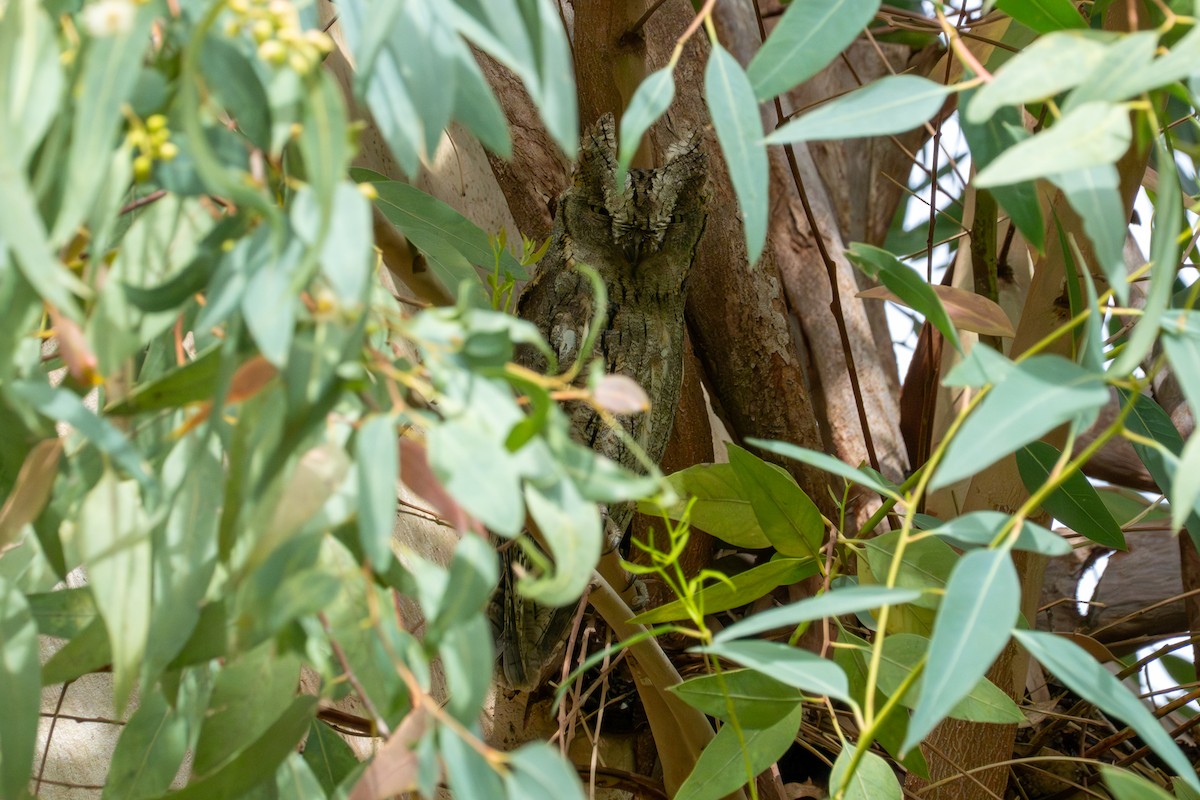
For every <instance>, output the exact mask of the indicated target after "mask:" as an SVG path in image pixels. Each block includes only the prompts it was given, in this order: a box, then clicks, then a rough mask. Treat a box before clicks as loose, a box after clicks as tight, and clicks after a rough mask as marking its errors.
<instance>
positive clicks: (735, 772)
mask: <svg viewBox="0 0 1200 800" xmlns="http://www.w3.org/2000/svg"><path fill="white" fill-rule="evenodd" d="M803 712H804V707H803V706H802V705H796V707H795V708H793V709H792V711H791V713H789V714H788V715H787V716H786V717H784V718H783V719H781V720H779V721H778V722H776V723H775V724H774V725H772V726H770V727H769V728H762V729H759V730H751V731H742V734H743V735H742V736H741V737H739V736H738V735H737V731H736V730H735V729H734V727H733V726H732V725H726V726H724V727H723V728H721V730H719V731H717V735H716V736H715V737H714V738H713V740H712V741H711V742H709V743H708V746H707V747H705V748H704V752H703V753H701V754H700V758H699V760H698V761H697V762H696V766H695V768H693V769H692V773H691V774H690V775H688V777H687V780H685V781H684V782H683V785H681V786H680V787H679V791H678V792H677V793H676V794H675V798H676V800H720V798H722V797H725V796H726V795H728V794H730V793H731V792H735V791H737V789H738V788H739V787H741V786H743V785H745V784H746V783H747V782H748V781H750V780H752V779H753V777H754V776H755V775H757V774H758V773H760V772H762V771H763V770H765V769H767V768H768V767H770V766H771V765H772V764H774V763H775V762H776V761H777V760H778V759H779V757H780V756H782V755H783V754H784V753H785V752H787V749H788V748H789V747H791V745H792V742H793V741H795V739H796V733H797V731H798V730H799V729H800V722H801V719H802V717H803ZM747 761H749V764H747Z"/></svg>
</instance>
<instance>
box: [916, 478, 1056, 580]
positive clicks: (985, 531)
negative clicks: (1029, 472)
mask: <svg viewBox="0 0 1200 800" xmlns="http://www.w3.org/2000/svg"><path fill="white" fill-rule="evenodd" d="M1018 458H1020V456H1018ZM1039 485H1040V484H1039ZM1009 519H1010V518H1009V516H1008V515H1007V514H1004V513H1002V512H1000V511H972V512H971V513H969V514H963V515H962V516H961V517H957V518H956V519H952V520H950V521H949V522H945V523H942V524H941V525H939V526H938V527H936V528H933V529H932V530H930V531H929V532H930V533H932V534H933V535H934V536H941V537H942V538H943V539H951V540H953V541H955V542H957V543H959V544H966V545H975V546H980V547H987V546H988V545H990V544H991V542H992V540H993V539H995V538H996V534H998V533H999V532H1000V529H1001V528H1003V527H1004V526H1005V525H1006V524H1007V523H1008V520H1009ZM1013 547H1014V548H1016V549H1017V550H1029V551H1030V552H1034V553H1041V554H1042V555H1044V556H1049V557H1050V558H1054V557H1057V556H1065V555H1066V554H1067V553H1070V552H1071V545H1070V543H1069V542H1067V540H1066V539H1064V538H1063V537H1061V536H1059V535H1058V534H1057V533H1055V532H1054V531H1051V530H1048V529H1047V528H1043V527H1042V526H1041V525H1035V524H1034V523H1032V522H1030V521H1029V520H1025V521H1024V522H1023V523H1022V524H1021V532H1020V533H1019V534H1017V540H1016V543H1014V544H1013Z"/></svg>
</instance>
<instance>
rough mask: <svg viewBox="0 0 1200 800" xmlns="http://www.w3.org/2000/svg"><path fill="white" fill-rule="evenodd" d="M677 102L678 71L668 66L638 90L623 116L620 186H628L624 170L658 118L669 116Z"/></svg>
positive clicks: (655, 73)
mask: <svg viewBox="0 0 1200 800" xmlns="http://www.w3.org/2000/svg"><path fill="white" fill-rule="evenodd" d="M674 99H675V69H674V65H672V64H668V65H667V66H665V67H663V68H662V69H660V70H658V71H657V72H652V73H650V75H648V76H647V77H646V80H644V81H642V83H641V85H639V86H638V88H637V91H636V92H634V93H633V97H632V98H631V99H630V101H629V106H628V107H627V108H626V109H625V113H624V114H622V115H621V135H620V137H619V138H620V149H619V150H618V151H617V185H618V186H621V185H623V184H624V182H625V170H627V169H629V162H631V161H632V160H633V154H634V153H636V152H637V149H638V144H639V143H641V141H642V134H644V133H645V132H646V131H647V130H648V129H649V128H650V126H651V125H653V124H654V123H655V122H656V121H658V118H659V117H661V116H662V115H663V114H665V113H666V111H667V108H669V107H670V105H671V101H672V100H674Z"/></svg>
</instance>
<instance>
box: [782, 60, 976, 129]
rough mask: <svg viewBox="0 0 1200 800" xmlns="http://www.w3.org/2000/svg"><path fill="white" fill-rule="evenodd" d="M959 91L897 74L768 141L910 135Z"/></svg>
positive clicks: (826, 106) (789, 126) (824, 106)
mask: <svg viewBox="0 0 1200 800" xmlns="http://www.w3.org/2000/svg"><path fill="white" fill-rule="evenodd" d="M953 91H954V89H953V87H950V86H944V85H942V84H940V83H935V82H933V81H931V80H929V79H927V78H920V77H917V76H916V75H891V76H888V77H886V78H881V79H879V80H877V81H874V82H873V83H869V84H867V85H866V86H863V87H862V88H861V89H855V90H854V91H852V92H850V93H849V94H845V95H842V96H841V97H839V98H837V99H835V100H830V101H829V102H827V103H824V104H822V105H821V106H820V107H818V108H816V109H814V110H812V111H809V112H807V113H805V114H803V115H802V116H800V117H798V118H797V119H794V120H792V121H791V122H789V123H787V124H786V125H783V126H782V127H780V128H778V129H776V130H775V131H774V132H773V133H772V134H771V135H770V136H768V137H767V144H788V143H796V142H812V141H821V140H825V139H838V140H841V139H859V138H863V137H867V136H887V135H889V134H893V133H904V132H905V131H910V130H912V129H913V128H915V127H917V126H918V125H922V124H924V123H925V122H928V121H929V119H930V118H931V117H933V115H934V114H936V113H937V112H938V110H939V109H940V108H941V107H942V104H943V103H945V102H946V97H947V95H949V94H950V93H951V92H953Z"/></svg>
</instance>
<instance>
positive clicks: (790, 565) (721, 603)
mask: <svg viewBox="0 0 1200 800" xmlns="http://www.w3.org/2000/svg"><path fill="white" fill-rule="evenodd" d="M817 570H818V567H817V560H816V559H815V558H776V559H773V560H771V561H768V562H767V563H765V564H760V565H758V566H757V567H754V568H752V569H748V570H746V571H745V572H739V573H738V574H736V575H733V576H731V577H730V578H728V581H729V583H726V582H725V581H721V582H719V583H714V584H711V585H709V586H706V587H705V588H704V589H701V590H700V592H699V593H698V594H697V595H696V598H695V600H696V603H697V605H699V607H700V608H702V609H703V610H704V613H705V614H716V613H717V612H719V611H728V610H729V609H731V608H738V607H739V606H744V605H746V604H747V603H751V602H753V601H755V600H757V599H758V598H760V597H765V596H766V594H767V593H768V592H771V591H773V590H774V589H776V588H778V587H780V586H787V585H790V584H793V583H797V582H799V581H802V580H804V579H805V578H808V577H810V576H812V575H816V574H817ZM730 584H732V586H731V585H730ZM687 618H688V613H687V610H686V606H685V605H684V603H683V602H682V601H681V600H675V601H673V602H670V603H666V604H664V605H661V606H659V607H658V608H652V609H650V610H649V611H643V612H642V613H641V614H638V615H637V616H636V617H634V618H633V619H631V620H630V622H635V623H639V624H643V625H650V624H655V623H659V622H670V621H672V620H677V619H687Z"/></svg>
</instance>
